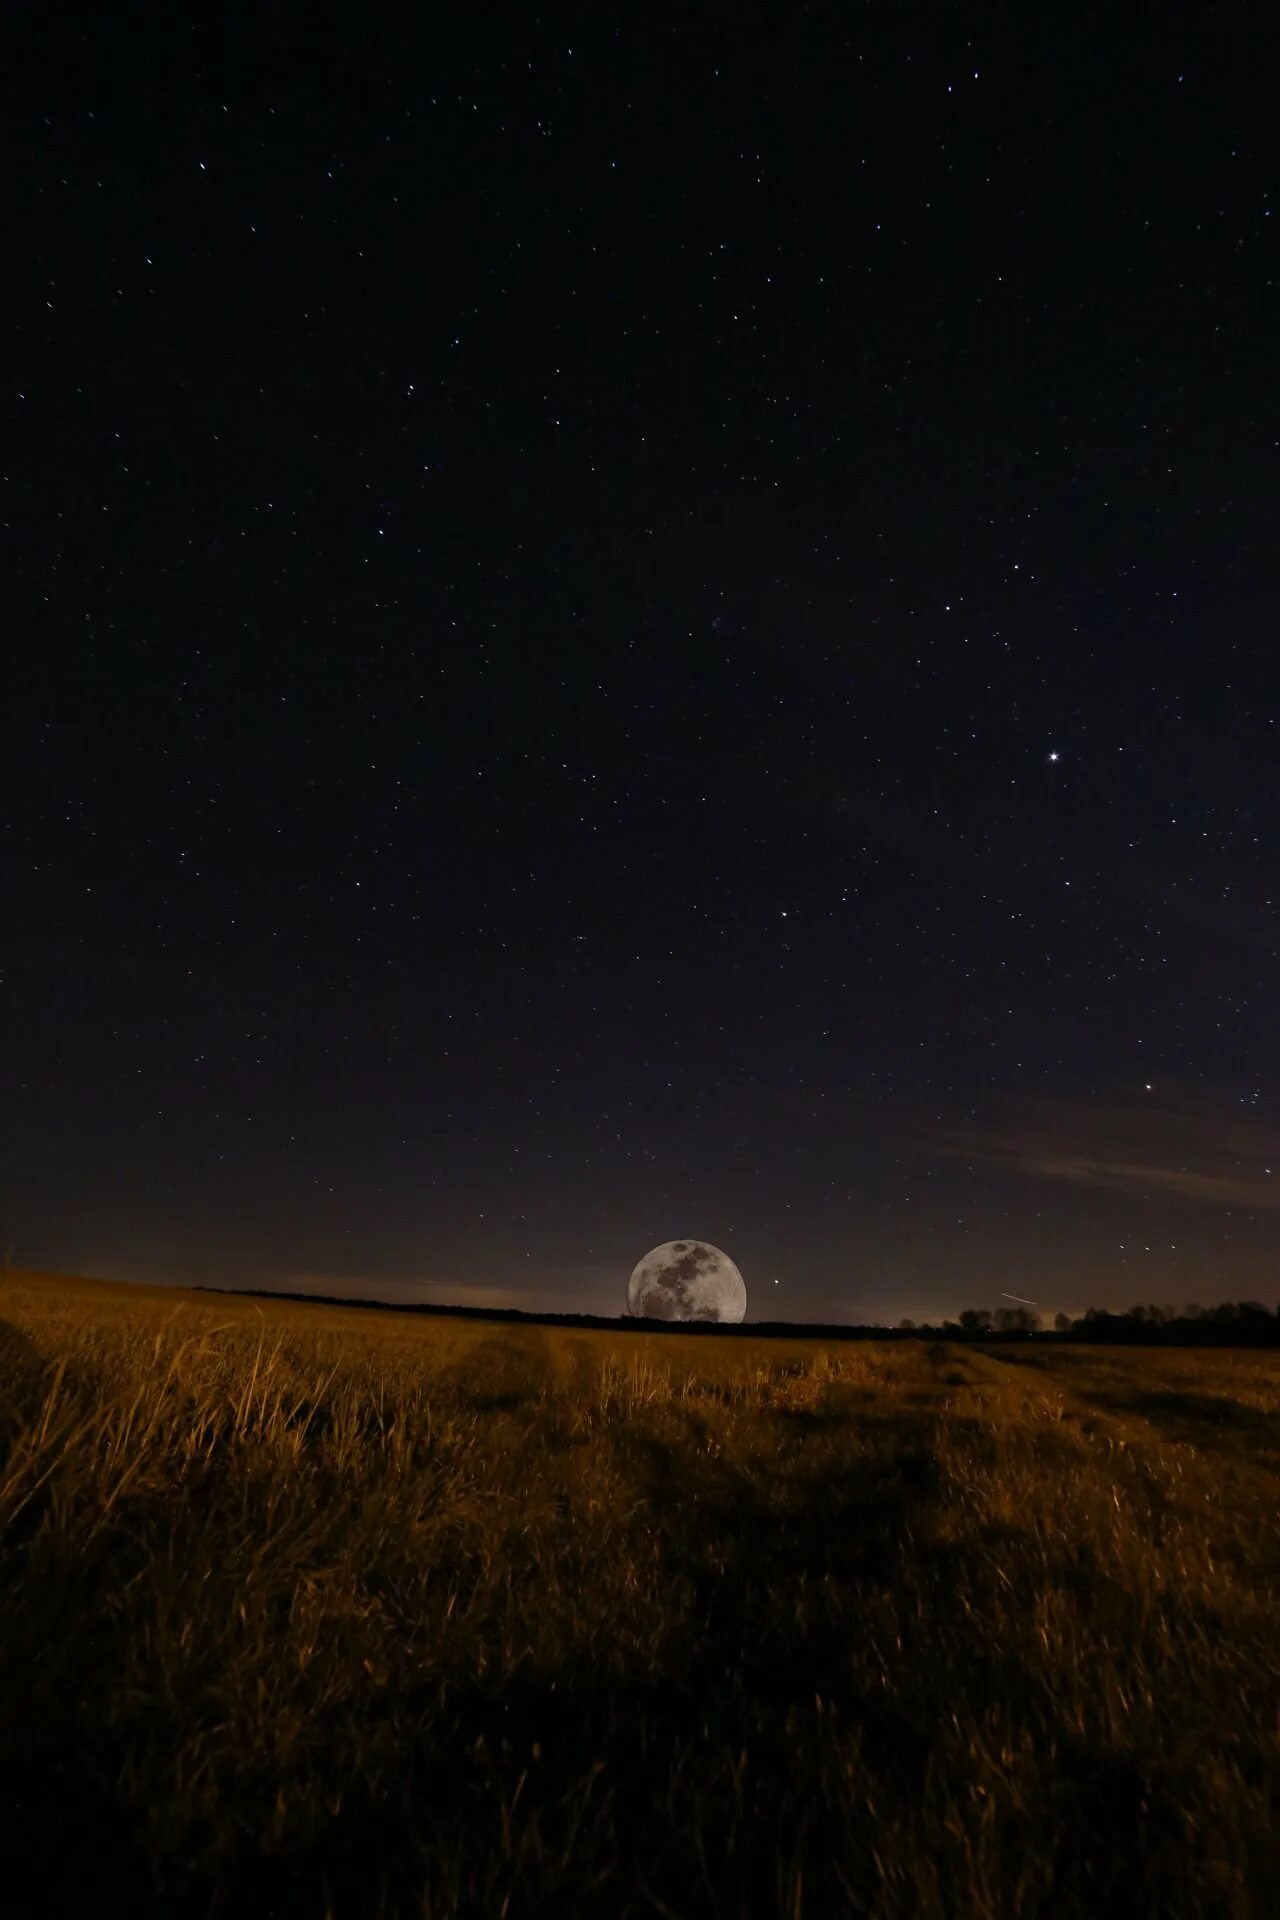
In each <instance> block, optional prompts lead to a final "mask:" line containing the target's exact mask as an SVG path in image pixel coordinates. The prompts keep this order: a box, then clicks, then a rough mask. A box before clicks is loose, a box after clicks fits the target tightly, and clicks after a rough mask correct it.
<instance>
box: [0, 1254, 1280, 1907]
mask: <svg viewBox="0 0 1280 1920" xmlns="http://www.w3.org/2000/svg"><path fill="white" fill-rule="evenodd" d="M0 1322H2V1323H3V1328H4V1329H7V1331H0V1529H2V1532H0V1701H3V1703H4V1710H3V1718H2V1719H0V1809H3V1812H2V1813H0V1820H2V1821H3V1823H4V1825H5V1827H6V1828H7V1831H6V1832H5V1833H4V1836H3V1837H4V1840H5V1848H6V1859H7V1861H9V1862H14V1861H16V1862H18V1874H17V1878H18V1884H19V1886H20V1889H21V1891H20V1895H19V1899H20V1904H19V1906H18V1909H17V1910H18V1911H49V1912H70V1911H89V1910H93V1911H97V1912H99V1913H101V1912H103V1911H117V1910H119V1911H127V1912H130V1913H137V1914H141V1913H144V1912H148V1911H150V1912H163V1913H171V1912H172V1913H178V1912H181V1913H204V1912H219V1913H231V1912H240V1913H245V1912H248V1913H256V1912H265V1911H268V1910H270V1911H271V1912H273V1913H275V1914H278V1915H292V1914H298V1915H304V1914H305V1915H314V1916H317V1920H318V1917H319V1916H323V1915H326V1914H332V1915H335V1916H346V1915H377V1914H386V1915H390V1914H397V1915H398V1914H413V1915H423V1916H431V1915H445V1914H454V1913H474V1914H481V1915H486V1916H487V1915H502V1914H510V1915H517V1914H535V1913H536V1914H544V1913H545V1914H565V1915H574V1916H577V1915H595V1914H600V1915H608V1916H626V1915H642V1914H659V1915H662V1914H665V1915H677V1916H680V1920H692V1917H693V1916H696V1915H712V1914H715V1915H719V1914H748V1915H755V1914H775V1913H776V1914H784V1915H787V1916H789V1920H796V1917H797V1916H804V1915H814V1916H827V1915H832V1914H843V1913H859V1914H870V1915H877V1916H878V1915H884V1916H899V1915H900V1916H904V1920H905V1916H908V1915H911V1916H916V1915H923V1916H935V1915H936V1916H939V1920H942V1917H943V1916H947V1917H948V1920H950V1917H951V1916H965V1915H975V1916H984V1917H988V1920H1006V1916H1013V1915H1023V1914H1043V1915H1053V1916H1055V1917H1056V1916H1074V1915H1079V1916H1081V1917H1082V1920H1083V1917H1084V1916H1090V1917H1091V1916H1094V1915H1099V1914H1105V1913H1110V1912H1114V1911H1121V1910H1125V1911H1127V1912H1128V1913H1130V1914H1133V1915H1141V1914H1153V1915H1154V1914H1161V1915H1164V1914H1169V1915H1193V1914H1194V1915H1207V1914H1222V1915H1248V1914H1252V1913H1255V1912H1256V1913H1263V1912H1267V1911H1271V1910H1273V1909H1272V1907H1271V1897H1272V1895H1273V1894H1274V1892H1275V1889H1276V1887H1277V1886H1278V1885H1280V1846H1278V1844H1277V1823H1276V1810H1277V1809H1276V1787H1277V1779H1278V1777H1280V1776H1278V1769H1277V1756H1278V1746H1277V1715H1278V1713H1280V1639H1278V1636H1277V1624H1278V1623H1277V1608H1276V1604H1275V1595H1276V1592H1277V1576H1278V1575H1280V1554H1278V1553H1277V1539H1278V1529H1277V1503H1276V1492H1277V1485H1278V1482H1277V1473H1278V1472H1280V1356H1273V1355H1261V1354H1257V1353H1236V1354H1232V1353H1227V1352H1214V1353H1209V1354H1189V1353H1186V1352H1183V1351H1177V1352H1169V1351H1160V1350H1156V1351H1150V1350H1139V1351H1132V1352H1131V1351H1125V1352H1117V1351H1098V1350H1088V1349H1082V1348H1075V1349H1072V1348H1061V1347H1040V1346H1034V1345H1032V1346H1007V1347H996V1346H993V1347H990V1348H986V1349H975V1348H965V1347H950V1348H948V1347H944V1346H939V1345H934V1346H928V1345H926V1344H924V1343H923V1342H898V1343H886V1344H884V1345H874V1344H866V1345H862V1344H857V1345H854V1344H850V1345H841V1346H835V1347H824V1346H823V1345H821V1344H820V1343H817V1342H793V1341H769V1340H763V1339H762V1340H758V1341H750V1340H727V1339H726V1340H717V1339H714V1338H713V1339H707V1338H701V1337H694V1338H681V1337H680V1336H678V1335H645V1334H641V1333H621V1332H620V1333H618V1334H613V1333H606V1332H595V1331H578V1330H573V1331H563V1330H554V1331H553V1330H548V1329H542V1328H537V1327H529V1326H505V1325H496V1324H494V1323H486V1322H475V1321H460V1320H436V1319H424V1318H412V1317H407V1316H403V1315H395V1314H390V1313H388V1314H379V1313H372V1312H360V1311H357V1310H352V1309H342V1308H328V1307H324V1306H303V1305H298V1304H294V1303H288V1302H279V1303H266V1302H263V1303H257V1302H252V1301H247V1300H243V1299H235V1298H233V1297H226V1298H211V1297H210V1296H207V1295H190V1294H186V1295H184V1294H181V1293H179V1292H176V1291H169V1290H161V1289H145V1290H144V1289H134V1288H128V1287H120V1286H106V1285H102V1284H95V1283H92V1282H76V1281H69V1280H52V1279H45V1280H42V1279H39V1278H36V1277H31V1276H21V1275H14V1276H10V1277H9V1278H8V1279H7V1280H6V1281H5V1282H4V1283H3V1284H2V1286H0ZM10 1877H11V1879H12V1878H13V1874H12V1872H11V1875H10ZM21 1903H25V1904H21Z"/></svg>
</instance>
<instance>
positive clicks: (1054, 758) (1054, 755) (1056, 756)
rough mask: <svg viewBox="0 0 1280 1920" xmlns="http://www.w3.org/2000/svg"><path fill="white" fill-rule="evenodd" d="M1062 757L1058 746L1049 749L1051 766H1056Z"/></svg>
mask: <svg viewBox="0 0 1280 1920" xmlns="http://www.w3.org/2000/svg"><path fill="white" fill-rule="evenodd" d="M1061 758H1062V755H1061V754H1060V753H1059V752H1058V749H1057V748H1056V747H1052V748H1051V749H1050V751H1049V764H1050V766H1056V765H1057V763H1058V761H1059V760H1061Z"/></svg>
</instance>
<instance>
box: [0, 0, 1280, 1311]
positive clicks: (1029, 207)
mask: <svg viewBox="0 0 1280 1920" xmlns="http://www.w3.org/2000/svg"><path fill="white" fill-rule="evenodd" d="M309 11H310V12H311V13H312V15H313V16H314V15H315V10H309ZM428 11H434V10H428ZM1033 15H1034V16H1035V17H1031V16H1033ZM286 18H287V17H286V16H284V15H275V14H272V15H271V16H269V17H268V16H263V22H264V23H263V24H260V25H258V26H256V27H254V28H252V29H241V28H235V27H228V26H224V25H217V26H215V25H213V24H212V19H211V16H210V17H203V18H202V17H198V18H197V20H196V23H195V24H194V25H193V24H192V23H191V21H190V20H188V19H178V18H176V17H174V16H173V15H172V14H171V13H161V12H156V13H155V14H154V15H152V14H148V13H147V12H146V11H145V10H140V11H133V12H131V13H130V14H129V15H128V16H127V17H126V18H122V19H119V20H114V19H113V21H112V22H111V23H110V26H109V28H107V27H105V26H104V25H103V23H102V22H101V20H96V21H95V18H94V16H91V15H86V20H87V21H88V22H89V24H87V25H85V26H84V27H83V28H81V27H79V26H76V25H73V24H72V23H71V22H70V20H69V19H65V18H64V19H63V20H62V21H61V22H60V23H58V22H55V23H50V22H48V21H46V20H44V19H42V18H39V17H38V16H37V15H36V14H35V13H34V11H33V13H32V14H31V16H30V20H29V23H28V24H27V25H26V26H25V27H22V28H20V29H18V30H17V32H16V34H15V70H16V72H17V74H18V77H19V80H20V82H21V91H22V95H23V109H22V113H21V115H20V116H19V119H18V122H17V126H18V131H19V133H20V150H21V162H20V165H19V167H18V168H17V170H16V171H15V173H14V175H13V177H12V178H11V181H10V184H9V194H8V207H7V211H8V215H9V225H10V234H11V241H10V247H9V249H8V257H9V258H10V260H11V262H12V263H13V265H14V269H15V271H14V276H13V281H12V286H11V291H10V294H9V299H8V305H7V313H6V325H7V329H8V335H9V351H8V356H7V366H8V372H7V375H6V382H5V385H6V389H7V390H6V392H5V393H4V396H3V401H2V403H0V411H2V421H3V442H4V457H3V468H4V471H3V476H2V482H0V486H2V495H0V497H2V499H3V535H4V540H5V543H6V552H7V558H6V579H7V582H8V600H9V611H10V620H8V621H6V625H7V626H9V628H10V635H11V639H12V641H13V642H14V643H15V644H14V646H13V649H12V653H11V655H10V659H9V666H8V669H7V671H6V688H5V698H4V703H3V714H2V716H0V725H2V726H3V737H4V770H5V781H4V799H3V809H2V812H3V820H2V830H0V857H2V858H3V864H4V873H5V883H4V913H3V925H4V938H3V945H2V948H0V959H2V961H3V973H2V976H0V1048H2V1052H0V1068H2V1069H3V1078H4V1085H5V1089H6V1092H5V1098H4V1099H3V1101H0V1232H3V1236H4V1238H5V1240H6V1242H8V1241H12V1243H13V1247H14V1258H15V1259H17V1260H18V1261H20V1262H21V1263H22V1264H26V1265H48V1266H62V1267H67V1268H73V1269H77V1270H80V1271H87V1272H95V1273H102V1274H119V1275H133V1276H136V1277H140V1278H147V1279H163V1278H172V1279H179V1280H199V1281H204V1282H210V1283H213V1282H217V1281H219V1280H221V1281H224V1282H228V1283H242V1284H253V1285H278V1286H283V1287H290V1288H296V1287H315V1288H318V1289H326V1290H330V1291H336V1292H339V1293H357V1292H366V1293H370V1294H375V1295H378V1296H381V1297H386V1298H402V1299H452V1300H472V1301H475V1302H478V1303H482V1304H514V1305H520V1306H526V1307H529V1308H531V1309H538V1308H542V1309H546V1310H575V1309H581V1310H584V1311H592V1312H613V1311H621V1310H622V1308H623V1305H624V1300H625V1284H626V1278H627V1275H628V1273H629V1272H630V1269H631V1266H632V1264H633V1263H634V1261H635V1260H636V1259H637V1258H638V1257H639V1256H640V1255H641V1254H642V1253H643V1252H645V1251H646V1250H647V1249H648V1248H649V1247H651V1246H652V1245H654V1244H655V1243H656V1242H658V1241H661V1240H665V1239H668V1238H671V1237H673V1236H679V1235H685V1234H689V1235H695V1236H700V1237H705V1238H708V1239H710V1240H712V1241H714V1242H716V1243H718V1244H719V1245H721V1246H723V1247H725V1248H726V1249H727V1250H728V1251H729V1252H730V1253H731V1254H732V1256H733V1258H734V1259H735V1260H736V1261H737V1263H738V1265H739V1266H740V1267H741V1268H742V1271H743V1274H744V1276H745V1278H746V1282H747V1287H748V1315H749V1317H786V1318H796V1319H803V1318H809V1317H818V1318H824V1319H853V1320H856V1319H861V1318H867V1317H876V1318H878V1317H885V1318H890V1319H896V1318H897V1317H898V1316H899V1315H900V1314H907V1313H909V1314H912V1315H915V1316H921V1315H924V1314H930V1313H939V1314H941V1313H948V1312H954V1311H956V1310H957V1309H958V1308H959V1307H961V1306H962V1305H964V1304H966V1303H969V1302H974V1301H977V1302H980V1303H986V1304H995V1303H996V1301H997V1296H998V1294H999V1292H1000V1291H1001V1290H1002V1289H1007V1290H1009V1291H1012V1292H1015V1293H1018V1294H1021V1295H1025V1296H1029V1297H1031V1298H1033V1299H1036V1300H1040V1301H1042V1302H1043V1303H1045V1304H1046V1305H1047V1306H1048V1307H1049V1308H1050V1309H1053V1308H1057V1307H1060V1306H1065V1307H1068V1308H1073V1307H1083V1306H1084V1305H1086V1304H1089V1303H1096V1304H1100V1305H1113V1306H1126V1305H1128V1304H1130V1303H1131V1302H1132V1301H1134V1300H1143V1301H1146V1300H1159V1301H1164V1300H1173V1301H1177V1302H1179V1303H1182V1302H1185V1301H1188V1300H1197V1301H1200V1302H1202V1303H1204V1304H1210V1303H1212V1302H1214V1301H1216V1300H1220V1299H1223V1298H1236V1297H1246V1296H1253V1297H1261V1298H1263V1299H1265V1300H1267V1301H1268V1302H1269V1303H1270V1304H1274V1299H1273V1296H1274V1295H1275V1294H1276V1284H1275V1281H1276V1273H1277V1263H1276V1258H1275V1249H1276V1243H1277V1231H1278V1229H1280V1114H1278V1110H1277V1100H1276V1068H1277V1064H1278V1062H1277V1049H1278V1046H1280V1042H1278V1040H1277V1027H1276V1008H1277V992H1276V985H1277V982H1276V948H1277V934H1278V932H1280V904H1278V901H1280V893H1278V889H1280V873H1278V872H1277V864H1276V833H1277V826H1278V825H1280V726H1278V724H1277V716H1278V714H1280V705H1278V704H1277V695H1278V693H1280V687H1278V684H1277V664H1276V663H1277V658H1278V657H1280V649H1278V648H1277V647H1276V644H1275V639H1276V626H1277V621H1276V609H1277V594H1276V555H1277V553H1280V510H1278V503H1280V487H1278V486H1277V473H1276V465H1277V460H1276V455H1277V444H1278V442H1280V424H1278V417H1277V405H1276V401H1277V394H1280V364H1278V362H1280V353H1278V351H1277V342H1280V311H1278V308H1277V298H1276V277H1277V260H1276V248H1275V240H1276V222H1275V220H1274V219H1273V217H1272V214H1273V204H1274V188H1275V181H1276V166H1275V162H1276V145H1275V139H1274V122H1273V106H1272V101H1271V99H1270V97H1269V88H1268V83H1267V75H1266V72H1265V64H1266V63H1265V62H1264V61H1263V60H1262V58H1261V53H1260V50H1259V49H1258V48H1257V47H1251V46H1250V45H1249V44H1248V43H1247V41H1246V40H1243V39H1232V38H1231V36H1230V34H1228V33H1227V32H1226V30H1225V26H1224V23H1223V22H1222V21H1221V20H1215V19H1208V18H1206V19H1205V20H1204V21H1202V22H1201V23H1200V24H1199V26H1193V28H1192V29H1191V30H1190V31H1189V32H1188V33H1183V32H1182V31H1181V30H1175V29H1174V27H1173V26H1171V25H1170V23H1169V22H1168V21H1166V20H1163V19H1159V20H1158V19H1156V18H1155V17H1153V16H1148V15H1139V14H1135V13H1133V12H1132V11H1131V10H1128V11H1126V10H1121V11H1120V12H1117V10H1116V9H1114V8H1112V7H1103V6H1095V7H1090V6H1087V5H1086V6H1083V7H1081V6H1075V7H1072V8H1069V9H1067V8H1061V9H1058V8H1036V9H1027V8H1024V7H1018V8H1013V7H1009V8H987V9H983V8H978V9H973V10H966V12H965V13H964V14H963V15H962V14H959V13H957V12H956V11H955V10H953V9H947V10H941V9H940V10H938V11H937V12H936V13H934V12H931V10H930V9H929V8H927V7H926V8H923V9H911V10H909V11H907V12H904V11H902V10H900V9H897V8H888V7H879V6H871V7H868V8H859V9H856V10H855V9H849V8H844V7H841V8H830V9H827V8H816V7H799V8H794V9H786V10H779V11H778V12H777V13H776V14H769V15H768V16H766V15H764V14H761V15H759V16H756V17H755V18H754V20H753V19H752V17H750V16H743V15H741V14H740V13H737V12H730V11H726V10H721V9H718V8H699V7H695V8H693V9H691V10H687V11H684V12H682V13H681V15H680V16H679V23H678V24H675V25H672V24H670V23H664V22H663V21H662V20H661V19H659V18H658V17H657V16H650V15H649V14H644V15H643V16H641V15H633V16H627V17H624V16H622V15H618V16H613V15H610V14H608V13H601V11H600V10H599V9H598V8H591V9H587V10H584V11H582V12H578V11H576V10H574V9H561V10H556V11H555V13H554V15H546V16H544V17H542V18H541V19H536V18H534V17H533V16H532V15H531V14H530V13H529V12H527V11H526V10H511V11H506V10H497V9H485V8H483V7H481V8H477V9H474V10H466V14H465V18H464V17H463V16H462V13H461V12H460V13H459V15H458V17H456V18H454V19H452V20H450V21H448V22H443V21H438V20H435V19H431V20H428V19H426V18H425V17H424V19H423V21H422V22H421V23H420V24H419V25H418V26H416V27H414V28H409V29H407V30H405V32H404V33H403V34H401V33H399V32H392V31H391V30H389V29H388V28H386V27H385V26H380V25H378V24H377V23H376V22H372V23H371V22H370V20H369V18H368V17H367V16H366V15H365V14H364V13H363V12H361V13H358V14H357V13H356V12H355V11H354V10H353V11H351V12H350V13H344V12H343V11H342V10H341V9H339V10H333V11H329V12H326V13H325V15H324V18H323V21H322V22H321V21H320V20H319V18H318V16H317V17H312V18H310V19H304V18H303V16H302V15H301V14H300V15H299V16H298V18H297V20H296V21H295V22H294V23H293V24H292V25H289V24H286ZM775 1283H776V1284H775Z"/></svg>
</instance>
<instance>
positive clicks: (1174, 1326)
mask: <svg viewBox="0 0 1280 1920" xmlns="http://www.w3.org/2000/svg"><path fill="white" fill-rule="evenodd" d="M898 1327H899V1331H900V1332H902V1333H930V1334H940V1335H942V1336H944V1337H945V1338H947V1339H952V1340H954V1339H961V1338H964V1337H968V1338H971V1339H972V1338H975V1337H976V1338H980V1339H986V1338H990V1337H991V1336H993V1335H996V1334H1024V1335H1025V1334H1032V1333H1034V1334H1038V1335H1039V1336H1040V1337H1041V1338H1044V1337H1046V1336H1047V1335H1049V1334H1050V1332H1052V1333H1053V1334H1054V1335H1056V1336H1057V1337H1059V1338H1063V1337H1066V1338H1070V1339H1072V1340H1105V1341H1111V1342H1113V1343H1116V1344H1123V1343H1132V1342H1135V1341H1147V1342H1150V1343H1152V1344H1155V1343H1163V1342H1169V1343H1176V1342H1178V1341H1185V1342H1186V1343H1187V1344H1188V1345H1192V1346H1195V1345H1207V1344H1210V1343H1212V1342H1214V1341H1222V1342H1223V1343H1224V1344H1228V1343H1229V1344H1231V1345H1237V1346H1238V1345H1248V1346H1254V1345H1256V1346H1276V1345H1280V1313H1272V1312H1271V1310H1270V1308H1268V1307H1264V1306H1263V1305H1262V1303H1261V1302H1260V1301H1258V1300H1223V1301H1221V1302H1220V1303H1219V1304H1218V1305H1217V1306H1215V1307H1201V1306H1198V1305H1196V1304H1195V1303H1194V1302H1192V1303H1191V1304H1190V1305H1188V1306H1185V1307H1178V1306H1173V1305H1171V1304H1167V1303H1166V1304H1164V1305H1157V1304H1152V1305H1144V1304H1142V1303H1141V1302H1139V1304H1138V1305H1136V1306H1132V1307H1129V1308H1127V1309H1126V1310H1124V1311H1123V1312H1115V1311H1113V1310H1112V1309H1111V1308H1110V1307H1086V1308H1085V1311H1084V1312H1083V1313H1082V1314H1075V1315H1073V1314H1069V1313H1058V1314H1055V1315H1054V1320H1053V1327H1052V1329H1050V1328H1048V1327H1047V1326H1045V1325H1044V1323H1043V1322H1042V1320H1041V1317H1040V1315H1039V1314H1038V1313H1037V1312H1035V1311H1034V1309H1033V1308H1031V1307H996V1308H995V1309H994V1311H993V1310H992V1309H991V1308H990V1307H966V1308H965V1309H964V1310H963V1312H962V1313H961V1314H960V1315H959V1316H958V1317H957V1318H956V1319H954V1320H944V1321H942V1322H941V1324H940V1325H936V1324H924V1325H917V1323H916V1322H915V1321H914V1320H909V1319H903V1320H900V1321H899V1322H898Z"/></svg>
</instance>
